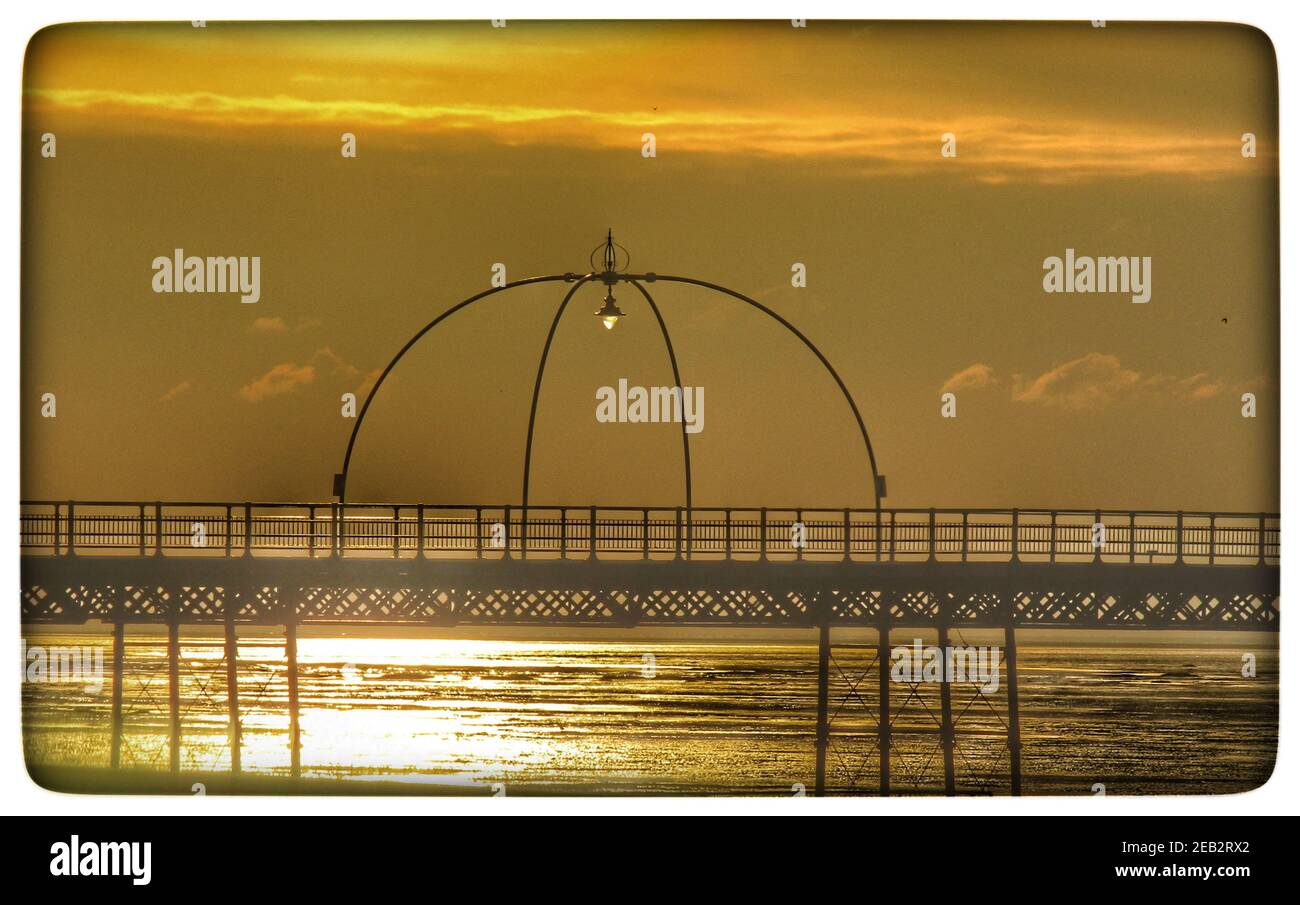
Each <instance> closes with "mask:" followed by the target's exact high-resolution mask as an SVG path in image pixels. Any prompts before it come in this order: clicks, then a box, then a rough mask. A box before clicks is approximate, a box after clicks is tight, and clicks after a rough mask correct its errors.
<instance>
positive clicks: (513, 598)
mask: <svg viewBox="0 0 1300 905" xmlns="http://www.w3.org/2000/svg"><path fill="white" fill-rule="evenodd" d="M1279 609H1280V601H1279V597H1278V596H1277V595H1276V594H1265V595H1261V594H1257V593H1243V594H1231V595H1216V594H1196V593H1189V592H1169V591H1151V592H1149V593H1145V594H1109V593H1105V592H1092V591H1079V590H1069V591H1066V590H1047V591H1028V590H1022V591H1016V592H1014V593H1006V592H997V591H982V590H981V591H969V592H962V593H960V594H957V593H934V592H930V591H899V590H889V591H867V590H828V591H825V592H820V593H819V592H808V591H766V590H752V589H751V590H747V589H732V588H706V589H697V590H689V589H680V590H659V591H648V592H634V591H631V590H625V589H617V588H603V589H595V590H592V589H574V588H568V589H558V590H538V589H509V588H503V589H498V590H491V591H482V590H470V589H465V588H440V587H434V588H354V587H308V588H298V587H292V588H291V587H280V588H275V587H263V588H254V589H248V588H245V589H242V590H235V589H227V588H220V587H189V586H176V587H153V586H146V587H134V586H124V587H112V586H94V587H87V586H83V585H70V586H64V585H50V586H42V585H28V586H24V587H23V588H22V594H21V611H22V621H23V622H30V623H40V622H44V623H66V624H79V623H83V622H86V621H89V620H102V621H105V622H112V621H117V620H123V621H126V622H167V621H179V622H182V623H196V622H222V621H225V620H226V619H227V618H230V617H231V615H232V612H233V618H234V620H235V621H237V622H249V623H283V622H286V621H291V620H293V619H295V618H296V619H297V621H299V622H313V621H321V622H347V621H359V622H372V621H378V622H445V623H451V622H466V623H474V622H482V623H503V622H518V623H536V622H575V623H611V624H626V623H629V622H641V623H649V624H670V623H681V624H686V623H699V624H730V625H813V624H816V623H817V622H818V621H819V617H820V616H821V614H822V612H823V610H825V612H826V614H827V615H828V617H829V620H830V622H831V623H832V624H837V625H862V626H871V625H878V624H879V623H880V621H881V618H882V615H887V617H888V619H889V621H890V622H893V623H896V624H897V623H904V624H918V623H931V622H938V621H939V619H940V617H941V616H942V615H943V614H945V613H947V614H950V619H951V622H952V624H953V625H957V626H962V625H965V626H971V627H975V626H1002V625H1005V624H1007V623H1008V622H1011V623H1014V624H1016V625H1021V626H1053V625H1055V626H1085V627H1089V628H1093V627H1096V628H1104V627H1107V626H1149V627H1153V628H1234V627H1251V628H1275V627H1276V625H1277V621H1278V614H1279Z"/></svg>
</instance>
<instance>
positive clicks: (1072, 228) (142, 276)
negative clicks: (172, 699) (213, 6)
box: [22, 21, 1279, 511]
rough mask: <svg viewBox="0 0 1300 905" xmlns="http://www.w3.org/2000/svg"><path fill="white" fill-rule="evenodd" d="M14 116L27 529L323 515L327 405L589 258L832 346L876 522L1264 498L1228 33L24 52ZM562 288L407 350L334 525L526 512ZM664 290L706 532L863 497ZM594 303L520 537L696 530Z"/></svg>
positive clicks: (55, 34)
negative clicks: (598, 511) (946, 408)
mask: <svg viewBox="0 0 1300 905" xmlns="http://www.w3.org/2000/svg"><path fill="white" fill-rule="evenodd" d="M24 99H25V103H24V123H23V143H24V146H23V147H24V153H23V167H24V169H23V252H22V254H23V259H22V263H23V273H22V356H23V361H22V373H23V381H24V384H23V390H22V392H23V406H24V407H23V411H22V451H23V464H22V469H23V473H22V485H23V486H22V493H23V496H24V498H26V499H88V498H89V499H98V500H136V499H142V500H155V499H162V500H177V501H183V500H235V501H238V500H244V499H250V500H263V501H307V500H328V499H329V497H330V490H331V476H332V474H333V473H334V472H335V471H337V470H338V469H339V465H340V462H341V459H342V455H343V451H344V448H345V446H346V443H347V439H348V434H349V433H350V431H351V429H352V425H353V422H352V421H351V420H350V419H348V418H345V417H344V416H343V414H342V412H341V408H342V403H341V396H342V394H345V393H355V394H359V395H361V396H362V398H364V394H365V393H366V392H367V391H368V390H369V388H370V387H371V386H372V385H373V383H374V380H375V378H376V376H377V374H378V373H379V371H380V370H381V369H382V368H383V367H384V366H385V365H386V364H387V363H388V362H389V360H390V359H391V358H392V356H393V355H394V354H395V353H396V352H397V351H398V349H400V348H401V347H402V345H403V344H404V343H405V342H406V341H407V340H408V339H409V338H410V337H411V336H412V334H414V333H415V332H416V331H417V330H419V329H420V328H421V327H423V326H424V325H425V324H427V323H428V322H429V321H431V320H432V319H433V318H435V317H436V316H437V315H438V314H440V313H441V312H442V311H444V310H446V309H447V308H449V307H451V306H452V305H454V304H456V303H457V302H459V301H461V300H462V299H464V298H466V297H468V296H470V295H472V294H474V293H477V292H481V291H483V290H484V289H487V288H489V286H490V280H491V278H492V275H493V267H494V265H497V264H502V265H504V267H505V272H506V274H507V275H508V278H509V279H512V280H513V279H521V278H524V277H528V276H534V275H541V274H557V273H558V274H562V273H565V272H570V271H573V272H585V271H586V270H587V269H588V267H589V265H588V260H589V255H590V253H591V250H592V249H593V248H594V247H596V246H597V245H598V244H599V243H600V242H601V240H602V239H603V237H604V235H605V232H606V230H607V229H610V228H612V229H613V230H614V235H615V238H616V239H617V241H618V242H619V243H621V244H622V245H623V246H625V247H626V248H627V249H628V252H629V254H630V267H631V269H632V270H633V271H637V272H643V271H654V272H657V273H665V274H677V275H682V276H689V277H696V278H700V279H705V280H709V281H712V282H716V283H721V284H724V285H726V286H729V287H731V288H733V289H735V290H737V291H739V292H742V293H745V294H747V295H750V296H752V297H754V298H755V299H757V300H759V301H760V302H762V303H763V304H765V305H768V306H769V307H771V308H772V309H773V310H775V311H777V312H778V313H780V314H781V316H783V317H784V318H786V319H787V320H789V321H790V322H791V323H793V324H794V325H795V326H797V327H798V328H799V329H800V330H801V331H802V332H803V333H805V334H806V335H807V336H808V337H809V338H810V339H811V340H812V341H813V342H815V343H816V344H817V346H818V347H819V348H820V349H821V350H822V352H823V353H824V354H825V355H826V357H827V359H828V360H829V361H830V362H831V363H832V364H833V365H834V367H835V368H836V370H837V371H838V372H839V373H840V375H841V376H842V377H843V378H844V381H845V383H846V385H847V386H848V388H849V390H850V392H851V393H852V394H853V396H854V398H855V399H856V400H857V404H858V407H859V409H860V410H861V412H862V415H863V418H864V420H865V422H866V425H867V428H868V430H869V432H870V435H871V439H872V444H873V446H874V448H875V452H876V457H877V461H878V464H879V468H880V471H881V472H883V473H884V474H886V475H887V477H888V486H889V496H888V498H887V499H886V501H885V502H886V505H893V506H900V507H904V506H916V507H929V506H939V507H958V506H967V507H1010V506H1020V507H1060V508H1067V507H1079V508H1085V509H1092V508H1116V509H1135V508H1136V509H1142V508H1147V509H1185V510H1216V511H1258V510H1276V509H1277V507H1278V470H1279V454H1278V445H1279V435H1278V407H1277V399H1278V375H1279V352H1278V314H1279V288H1278V287H1279V284H1278V271H1279V266H1278V261H1279V249H1278V238H1277V216H1278V212H1277V197H1278V194H1277V192H1278V172H1277V154H1276V142H1277V85H1276V63H1275V58H1274V54H1273V48H1272V45H1271V43H1270V42H1269V41H1268V39H1267V38H1266V37H1265V36H1264V35H1262V34H1261V33H1260V32H1258V31H1255V30H1253V29H1250V28H1247V27H1244V26H1235V25H1197V24H1177V25H1173V24H1171V25H1128V24H1124V23H1118V22H1111V23H1108V24H1107V26H1106V27H1105V28H1093V27H1092V26H1091V25H1090V24H1089V23H1087V22H1080V23H1061V24H1029V25H1015V24H996V23H990V24H919V23H896V24H894V23H891V24H875V23H853V22H818V21H810V22H808V23H807V26H806V27H805V28H793V27H791V25H790V23H789V22H788V21H776V22H762V23H698V24H682V23H677V24H675V23H635V22H623V23H609V24H581V23H530V22H523V21H510V22H509V23H508V25H507V26H506V27H504V28H494V27H492V26H491V25H490V24H489V23H488V22H486V21H481V22H465V23H425V24H366V25H344V24H336V23H321V24H259V25H252V24H249V25H239V24H225V23H219V22H208V23H207V24H206V27H204V28H195V27H192V26H191V25H190V23H188V22H183V23H171V24H148V25H112V24H107V25H91V24H88V25H66V26H56V27H53V28H50V29H46V30H44V31H42V32H40V33H39V34H38V35H37V36H36V37H35V38H34V39H33V40H32V43H31V45H30V47H29V50H28V58H27V62H26V71H25V80H24ZM344 133H349V134H351V135H353V136H355V147H356V156H355V157H345V156H344V155H343V154H342V153H341V147H342V143H343V142H342V136H343V134H344ZM647 133H652V134H653V135H654V139H655V154H654V156H653V157H647V156H645V154H644V138H643V136H645V135H646V134H647ZM1244 133H1251V134H1253V135H1254V136H1255V141H1256V154H1255V156H1253V157H1246V156H1243V154H1242V147H1243V144H1242V136H1243V134H1244ZM945 134H950V135H951V136H952V137H953V139H954V140H955V148H956V154H955V156H944V154H943V153H942V151H943V147H944V144H945V142H944V140H943V138H942V136H944V135H945ZM47 136H53V139H54V142H55V148H56V153H55V155H54V156H47V155H48V148H49V139H48V138H47ZM948 144H949V147H951V146H952V144H953V142H952V141H949V142H948ZM177 248H181V249H184V250H185V253H186V254H194V255H200V256H207V255H214V256H227V255H231V256H249V257H252V256H257V257H258V258H259V259H260V274H261V294H260V298H259V300H258V301H257V302H256V303H255V304H243V303H241V301H240V299H239V297H238V296H237V295H233V294H228V293H225V294H223V293H213V292H208V293H156V292H154V290H153V278H154V270H153V269H152V262H153V261H154V260H155V258H157V257H159V256H168V257H170V256H171V255H172V254H173V252H174V250H175V249H177ZM1067 249H1074V250H1075V253H1076V254H1077V255H1080V256H1112V255H1113V256H1121V255H1122V256H1134V257H1138V258H1146V257H1149V258H1150V259H1151V268H1150V274H1151V298H1150V301H1148V302H1147V303H1145V304H1134V303H1132V301H1131V300H1130V297H1129V295H1128V294H1121V293H1112V294H1050V293H1047V292H1045V291H1044V286H1043V275H1044V269H1043V268H1044V261H1045V259H1047V258H1049V257H1051V256H1064V255H1065V254H1066V250H1067ZM795 264H802V265H804V267H805V268H806V273H807V284H806V286H802V287H796V286H793V285H791V274H792V270H791V268H792V266H793V265H795ZM566 288H567V287H565V286H563V285H562V284H543V285H541V286H536V287H527V288H521V289H517V290H511V291H509V292H506V293H500V294H497V295H494V296H492V297H490V298H488V299H485V300H483V301H482V302H478V303H475V304H474V305H472V306H470V307H469V308H467V309H465V310H464V311H462V312H459V313H457V314H455V315H453V316H452V317H451V318H449V319H448V320H447V321H445V322H444V323H443V324H442V325H440V326H439V327H438V328H437V329H436V330H434V331H433V332H431V333H430V334H429V335H428V336H427V337H426V338H425V339H424V340H422V341H421V342H420V343H419V344H417V345H416V346H415V347H414V348H413V349H412V351H411V352H410V353H409V354H408V355H407V356H406V357H405V358H403V360H402V362H401V363H400V364H399V365H398V367H397V368H396V369H395V370H394V371H393V373H392V375H391V376H390V378H389V379H388V380H387V381H386V382H385V383H384V384H383V386H382V387H381V389H380V391H379V393H378V394H377V395H376V398H375V401H374V403H373V406H372V409H371V411H370V413H369V414H368V415H367V418H366V421H365V424H364V427H363V429H362V431H361V433H360V436H359V438H358V441H357V448H356V453H355V456H354V459H353V463H352V469H351V474H350V479H349V493H348V496H349V499H351V500H373V501H403V502H426V503H482V504H484V505H503V504H506V503H513V502H516V501H518V499H519V497H520V493H521V484H522V467H523V457H524V456H523V454H524V440H525V433H526V430H527V424H528V410H529V401H530V397H531V393H532V390H533V385H534V381H535V378H536V373H537V364H538V357H539V355H540V353H541V350H542V345H543V343H544V341H545V338H546V334H547V330H548V327H549V325H550V322H551V319H552V317H553V316H554V314H555V311H556V307H557V306H558V304H559V302H560V299H561V298H562V296H563V293H564V291H565V290H566ZM650 288H651V291H652V292H653V294H654V296H655V299H656V301H657V302H658V304H659V306H660V308H661V309H662V311H663V315H664V319H665V321H666V323H667V326H668V329H669V331H670V332H671V335H672V339H673V345H674V347H675V350H676V354H677V357H678V362H679V365H680V370H681V375H682V380H683V383H685V384H686V385H688V386H692V387H702V388H703V389H704V397H705V422H704V429H703V430H701V431H700V432H699V433H697V434H693V435H692V436H691V440H690V442H691V457H692V465H693V484H694V491H695V502H696V503H697V505H703V506H724V505H729V506H738V507H744V506H763V505H766V506H773V507H778V506H804V507H807V508H813V507H819V506H826V507H842V506H864V507H866V506H870V505H872V503H873V498H872V493H871V484H870V477H869V474H870V472H869V470H868V469H867V465H866V457H865V455H864V453H863V450H862V444H861V440H860V438H859V436H858V434H857V428H856V425H855V423H854V421H853V418H852V414H851V412H850V411H849V409H848V407H847V405H845V403H844V400H843V399H842V397H841V396H840V395H839V393H838V391H837V389H836V387H835V384H834V382H833V380H831V378H830V377H829V376H828V375H827V374H826V373H825V372H824V371H823V370H822V369H821V366H820V365H819V363H818V362H817V360H816V358H815V357H814V356H813V355H812V354H811V353H810V352H808V350H807V349H805V348H804V347H803V346H802V345H801V344H800V343H799V342H798V340H797V339H795V338H794V337H792V336H790V335H789V334H788V333H786V332H785V331H784V330H783V329H782V328H781V327H780V326H779V325H777V324H775V323H774V322H773V321H771V320H769V319H767V318H764V317H763V316H762V315H761V314H759V313H757V312H755V311H753V310H752V309H750V308H749V307H748V306H745V305H743V304H742V303H739V302H737V301H735V300H733V299H730V298H727V297H724V296H721V295H716V294H711V293H708V292H706V291H704V290H702V289H698V288H692V287H685V286H674V285H670V284H665V283H657V284H654V285H652V286H651V287H650ZM616 295H617V296H618V299H619V304H620V306H621V307H622V309H623V310H624V311H625V312H626V313H627V316H626V317H625V318H624V319H623V320H622V321H621V322H620V323H619V325H618V327H617V328H616V329H615V330H612V331H606V330H604V329H602V328H601V325H600V321H599V319H598V318H595V317H592V316H591V314H592V312H594V311H595V310H596V308H597V307H599V305H600V301H601V291H600V287H599V286H589V287H584V288H583V289H580V290H579V291H578V294H577V295H576V297H575V299H574V302H573V304H572V305H570V306H569V308H568V309H567V311H566V313H565V315H564V317H563V319H562V320H561V322H560V324H559V326H558V328H557V331H556V335H555V341H554V346H553V348H552V352H551V356H550V359H549V363H548V366H547V370H546V374H545V381H544V383H543V387H542V393H541V399H540V405H539V409H538V421H537V435H536V443H535V448H534V452H533V463H534V468H533V473H532V487H531V499H532V501H533V502H534V503H539V504H545V503H564V504H569V505H586V504H603V505H617V504H623V505H654V506H659V505H669V506H672V505H680V504H681V503H682V502H683V483H684V482H683V478H682V459H681V437H680V432H679V429H678V428H677V426H675V425H672V424H629V423H616V424H606V423H600V422H598V421H597V419H596V418H595V409H596V401H597V400H596V392H597V390H598V389H599V388H600V387H602V386H607V385H617V383H618V381H619V379H620V378H625V379H627V380H628V382H629V384H632V385H640V386H653V385H669V384H671V383H672V374H671V370H670V369H669V366H668V359H667V355H666V353H665V351H664V346H663V342H662V339H661V336H660V333H659V329H658V326H657V324H656V322H655V320H654V318H653V315H652V314H651V313H650V311H649V310H648V308H647V307H646V305H645V303H644V302H643V300H641V299H640V297H639V296H638V295H637V294H636V293H635V292H634V291H633V290H631V288H630V287H620V288H618V289H617V290H616ZM944 393H952V394H954V396H955V400H956V417H954V418H945V417H943V411H942V409H943V400H942V397H943V394H944ZM1244 393H1251V394H1254V396H1255V398H1256V400H1257V413H1258V414H1257V417H1255V418H1245V417H1243V416H1242V395H1243V394H1244ZM45 394H53V395H54V398H55V400H56V402H57V408H56V417H53V418H47V417H42V406H43V399H44V397H45Z"/></svg>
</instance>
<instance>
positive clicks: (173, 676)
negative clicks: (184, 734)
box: [167, 622, 181, 773]
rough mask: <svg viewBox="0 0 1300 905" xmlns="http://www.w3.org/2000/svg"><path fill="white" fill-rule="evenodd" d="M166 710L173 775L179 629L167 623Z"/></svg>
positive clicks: (177, 751)
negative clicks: (169, 729) (169, 721)
mask: <svg viewBox="0 0 1300 905" xmlns="http://www.w3.org/2000/svg"><path fill="white" fill-rule="evenodd" d="M167 710H168V713H169V715H170V716H171V743H170V745H169V754H170V755H171V757H170V760H171V763H170V766H171V771H172V772H173V773H179V772H180V769H181V627H180V623H178V622H169V623H167Z"/></svg>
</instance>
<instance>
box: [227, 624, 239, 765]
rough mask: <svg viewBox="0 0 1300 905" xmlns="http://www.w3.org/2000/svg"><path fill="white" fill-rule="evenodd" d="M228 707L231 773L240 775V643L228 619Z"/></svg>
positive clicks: (233, 626) (233, 625)
mask: <svg viewBox="0 0 1300 905" xmlns="http://www.w3.org/2000/svg"><path fill="white" fill-rule="evenodd" d="M226 705H227V708H228V710H229V719H230V772H231V773H233V774H236V775H237V774H238V773H239V749H240V733H239V641H238V638H237V637H236V635H235V622H234V620H233V619H231V618H229V617H227V619H226Z"/></svg>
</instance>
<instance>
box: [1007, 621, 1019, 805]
mask: <svg viewBox="0 0 1300 905" xmlns="http://www.w3.org/2000/svg"><path fill="white" fill-rule="evenodd" d="M1003 636H1004V638H1005V639H1006V640H1005V641H1004V645H1005V647H1006V657H1007V751H1008V752H1009V753H1010V758H1011V794H1012V795H1019V794H1020V671H1019V669H1018V668H1017V666H1016V627H1015V625H1013V624H1012V623H1010V622H1008V623H1007V626H1006V628H1005V629H1003Z"/></svg>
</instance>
